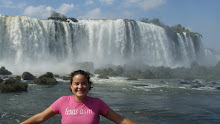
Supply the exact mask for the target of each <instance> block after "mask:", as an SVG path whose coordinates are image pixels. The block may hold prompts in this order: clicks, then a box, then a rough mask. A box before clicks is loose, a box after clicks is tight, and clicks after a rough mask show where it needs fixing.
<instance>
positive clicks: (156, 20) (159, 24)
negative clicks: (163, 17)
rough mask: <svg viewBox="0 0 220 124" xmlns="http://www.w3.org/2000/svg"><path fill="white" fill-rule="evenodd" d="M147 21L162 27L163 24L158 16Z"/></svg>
mask: <svg viewBox="0 0 220 124" xmlns="http://www.w3.org/2000/svg"><path fill="white" fill-rule="evenodd" d="M149 22H150V23H153V24H155V25H157V26H160V27H164V26H165V25H164V24H163V23H162V22H160V20H159V19H158V18H154V19H152V20H150V21H149Z"/></svg>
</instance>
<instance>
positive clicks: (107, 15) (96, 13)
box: [78, 8, 135, 19]
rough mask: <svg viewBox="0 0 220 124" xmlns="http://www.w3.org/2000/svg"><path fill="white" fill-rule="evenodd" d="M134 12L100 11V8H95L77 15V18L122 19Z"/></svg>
mask: <svg viewBox="0 0 220 124" xmlns="http://www.w3.org/2000/svg"><path fill="white" fill-rule="evenodd" d="M134 15H135V13H133V12H128V11H125V12H118V13H114V12H102V11H101V9H100V8H95V9H93V10H91V11H89V12H87V13H86V14H85V15H83V16H79V17H78V18H81V19H124V18H131V17H132V16H134Z"/></svg>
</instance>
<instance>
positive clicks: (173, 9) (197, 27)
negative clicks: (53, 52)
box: [0, 0, 220, 52]
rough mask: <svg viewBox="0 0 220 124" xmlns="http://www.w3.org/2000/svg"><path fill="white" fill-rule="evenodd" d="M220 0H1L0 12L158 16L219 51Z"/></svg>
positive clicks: (43, 16) (82, 16) (44, 15)
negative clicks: (177, 25)
mask: <svg viewBox="0 0 220 124" xmlns="http://www.w3.org/2000/svg"><path fill="white" fill-rule="evenodd" d="M219 5H220V0H0V14H2V15H9V16H29V17H33V18H38V19H46V18H47V17H49V16H50V13H51V11H57V12H59V13H62V14H64V15H66V16H67V17H74V18H80V19H125V18H127V19H134V20H137V21H139V20H140V19H141V18H150V19H153V18H159V19H160V20H161V22H163V23H164V24H166V25H170V26H172V25H176V24H181V25H182V26H184V27H186V28H188V29H189V30H191V31H193V32H198V33H200V34H202V35H203V38H202V42H203V45H204V47H205V48H212V49H215V50H216V51H218V52H220V21H219V20H220V14H219V12H220V7H219Z"/></svg>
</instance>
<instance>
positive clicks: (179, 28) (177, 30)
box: [140, 18, 202, 38]
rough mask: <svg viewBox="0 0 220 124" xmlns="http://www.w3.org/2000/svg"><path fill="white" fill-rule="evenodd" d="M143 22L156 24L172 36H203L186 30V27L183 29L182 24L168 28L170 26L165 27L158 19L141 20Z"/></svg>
mask: <svg viewBox="0 0 220 124" xmlns="http://www.w3.org/2000/svg"><path fill="white" fill-rule="evenodd" d="M140 21H141V22H144V23H152V24H155V25H157V26H160V27H162V28H164V29H165V31H166V33H167V34H170V33H174V32H175V33H180V34H181V33H183V32H186V33H187V34H189V35H190V36H191V37H193V38H194V37H195V36H197V35H199V36H200V37H202V35H201V34H199V33H197V32H191V31H189V29H186V28H185V27H183V26H182V25H181V24H177V25H174V26H168V25H165V24H164V23H162V22H161V21H160V20H159V19H158V18H154V19H151V20H150V19H148V18H142V19H141V20H140Z"/></svg>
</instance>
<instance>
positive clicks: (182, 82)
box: [180, 81, 189, 84]
mask: <svg viewBox="0 0 220 124" xmlns="http://www.w3.org/2000/svg"><path fill="white" fill-rule="evenodd" d="M180 84H189V82H187V81H180Z"/></svg>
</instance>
